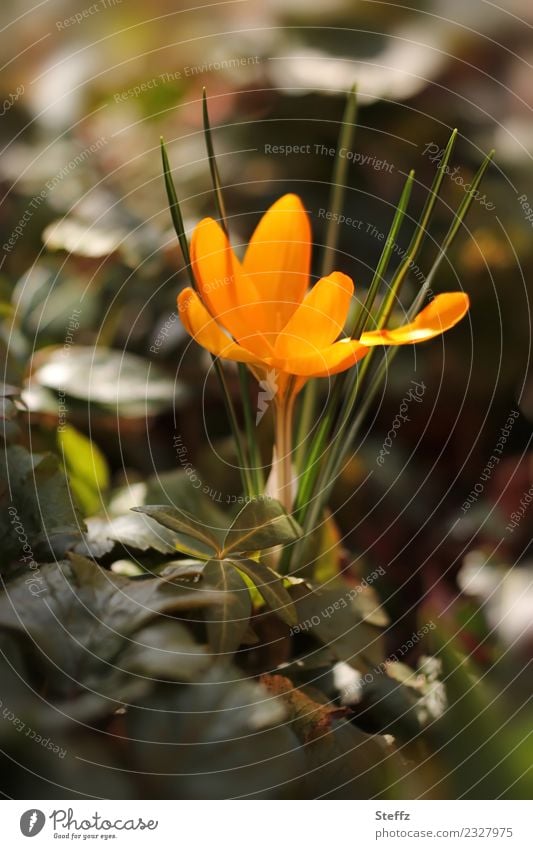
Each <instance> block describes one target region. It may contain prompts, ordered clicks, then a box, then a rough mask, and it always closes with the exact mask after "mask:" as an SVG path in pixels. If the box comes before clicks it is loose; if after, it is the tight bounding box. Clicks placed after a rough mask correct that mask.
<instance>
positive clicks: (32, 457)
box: [0, 445, 83, 564]
mask: <svg viewBox="0 0 533 849" xmlns="http://www.w3.org/2000/svg"><path fill="white" fill-rule="evenodd" d="M0 478H1V479H2V480H3V481H6V482H9V483H8V484H7V483H6V484H4V485H3V486H2V487H0V546H1V550H2V555H3V562H4V563H6V562H9V561H10V560H11V559H13V560H19V559H22V558H25V560H24V562H25V563H26V564H29V562H30V561H31V559H32V558H37V559H39V558H41V559H49V558H50V555H51V553H53V554H54V555H57V556H59V557H62V556H63V555H64V553H65V551H66V550H67V549H68V548H70V547H71V546H72V545H74V544H75V543H76V542H77V541H78V540H79V539H80V537H81V531H82V527H83V522H82V521H81V517H80V516H79V514H78V512H77V511H76V509H75V508H74V507H73V505H72V501H71V498H70V496H69V492H68V485H67V480H66V477H65V473H64V471H63V469H61V468H60V464H59V461H58V459H57V458H56V457H54V456H53V455H51V454H30V453H29V451H27V450H26V448H24V447H23V446H22V445H10V446H8V447H7V448H6V449H5V451H2V452H1V454H0Z"/></svg>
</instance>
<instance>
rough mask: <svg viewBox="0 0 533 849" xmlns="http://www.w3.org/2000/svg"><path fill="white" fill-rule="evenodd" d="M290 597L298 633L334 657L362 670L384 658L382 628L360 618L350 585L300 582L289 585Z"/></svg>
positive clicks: (355, 594)
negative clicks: (295, 613)
mask: <svg viewBox="0 0 533 849" xmlns="http://www.w3.org/2000/svg"><path fill="white" fill-rule="evenodd" d="M291 596H292V598H293V600H294V604H295V606H296V610H297V612H298V621H299V623H300V625H299V627H300V630H301V631H302V633H306V634H310V635H311V636H313V637H314V638H315V639H316V640H317V641H318V642H319V643H322V645H324V646H327V647H328V648H329V649H330V651H331V652H332V653H333V654H334V655H335V657H336V658H337V659H338V660H342V661H345V662H346V663H349V664H350V665H351V666H354V667H355V668H356V669H359V670H363V669H364V670H365V671H366V669H367V668H368V664H375V665H378V664H380V663H382V662H383V661H384V660H385V655H384V653H383V648H384V646H383V637H382V629H381V628H377V627H376V626H374V625H371V624H370V623H369V622H367V621H364V620H363V617H362V616H361V612H360V610H359V608H358V604H357V593H356V592H355V591H354V589H353V588H352V587H349V586H347V585H346V584H341V583H340V582H339V583H338V584H337V585H336V586H331V585H330V586H329V587H328V588H327V589H325V588H323V587H321V588H320V589H315V588H313V587H312V586H310V585H309V584H300V585H297V586H293V587H292V588H291ZM297 627H298V626H297ZM295 630H296V629H295Z"/></svg>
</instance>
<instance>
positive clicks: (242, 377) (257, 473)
mask: <svg viewBox="0 0 533 849" xmlns="http://www.w3.org/2000/svg"><path fill="white" fill-rule="evenodd" d="M239 366H243V367H242V368H239V369H238V373H239V384H240V387H241V395H242V409H243V413H244V429H245V432H246V435H247V440H248V450H249V452H250V458H251V465H250V477H251V480H252V486H253V490H254V495H262V493H263V492H264V489H265V481H264V477H263V471H262V463H261V455H260V453H259V446H258V445H257V441H256V439H255V435H256V433H257V430H256V428H255V424H254V420H253V418H252V406H251V402H250V378H249V372H248V369H247V368H246V366H244V365H243V363H239Z"/></svg>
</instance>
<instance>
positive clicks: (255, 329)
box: [178, 194, 469, 395]
mask: <svg viewBox="0 0 533 849" xmlns="http://www.w3.org/2000/svg"><path fill="white" fill-rule="evenodd" d="M310 262H311V227H310V223H309V218H308V215H307V213H306V211H305V209H304V208H303V206H302V202H301V201H300V199H299V198H298V197H297V196H296V195H293V194H287V195H284V196H283V197H281V198H280V199H279V200H278V201H276V202H275V203H274V204H273V205H272V206H271V207H270V209H269V210H268V211H267V212H266V213H265V214H264V215H263V217H262V218H261V221H260V222H259V224H258V226H257V228H256V230H255V232H254V234H253V236H252V238H251V240H250V243H249V245H248V248H247V250H246V252H245V255H244V259H243V261H242V262H240V261H239V260H238V258H237V257H236V255H235V253H234V252H233V250H232V248H231V246H230V244H229V241H228V238H227V236H226V234H225V232H224V230H223V229H222V227H221V226H220V225H219V224H218V223H217V222H216V221H214V220H213V219H212V218H204V219H203V221H201V222H200V223H199V224H198V225H197V227H196V228H195V230H194V232H193V235H192V240H191V263H192V267H193V272H194V277H195V280H196V282H197V286H198V292H196V291H194V290H193V289H191V288H190V287H188V288H186V289H184V290H183V291H182V292H181V293H180V295H179V297H178V309H179V312H180V315H181V318H182V321H183V324H184V325H185V328H186V329H187V331H188V333H189V334H190V335H191V336H192V337H193V338H194V339H195V340H196V342H198V343H199V344H200V345H202V346H203V347H204V348H207V350H208V351H210V352H211V353H212V354H214V355H215V356H217V357H223V358H225V359H228V360H236V361H237V362H242V363H246V364H247V365H248V366H249V367H250V369H251V370H252V371H253V372H254V374H255V375H256V376H259V377H261V376H264V374H265V373H267V372H271V371H272V370H274V371H275V373H276V379H277V381H278V383H279V385H280V388H284V387H286V386H288V385H290V386H291V393H295V392H297V391H298V390H299V389H300V388H301V387H302V386H303V384H304V383H305V382H306V381H307V380H308V379H309V378H311V377H329V376H330V375H333V374H336V373H337V372H341V371H344V370H345V369H348V368H350V367H351V366H353V365H354V364H355V363H356V362H357V361H358V360H360V359H361V358H362V357H364V356H365V354H366V353H367V352H368V349H369V347H371V346H374V345H405V344H409V343H414V342H421V341H425V340H427V339H432V338H433V337H434V336H438V335H439V334H441V333H443V332H444V331H445V330H448V329H449V328H450V327H453V325H454V324H456V323H457V322H458V321H459V320H460V319H461V318H462V317H463V316H464V315H465V313H466V312H467V310H468V305H469V301H468V296H467V295H466V294H465V293H463V292H450V293H446V294H441V295H437V296H436V297H435V298H434V300H433V301H432V302H431V303H430V304H429V306H427V307H425V309H423V310H422V311H421V312H420V313H419V314H418V315H417V317H416V318H415V320H414V321H413V322H410V323H409V324H405V325H403V326H402V327H398V328H396V329H393V330H380V331H369V332H367V333H363V334H362V336H361V338H360V339H350V338H342V332H343V328H344V325H345V322H346V318H347V315H348V310H349V307H350V301H351V298H352V296H353V291H354V286H353V282H352V281H351V279H350V278H349V277H348V276H347V275H346V274H342V273H341V272H340V271H334V272H333V273H332V274H329V275H328V276H327V277H323V278H321V279H320V280H319V281H318V282H317V283H315V285H314V286H312V287H311V288H310V289H309V282H310ZM340 337H341V338H340ZM291 377H292V378H293V379H292V380H291ZM281 394H282V395H283V392H281Z"/></svg>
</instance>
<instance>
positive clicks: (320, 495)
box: [304, 150, 494, 533]
mask: <svg viewBox="0 0 533 849" xmlns="http://www.w3.org/2000/svg"><path fill="white" fill-rule="evenodd" d="M493 156H494V150H491V151H490V153H489V154H488V155H487V156H486V157H485V159H484V160H483V162H482V164H481V167H480V168H479V169H478V171H477V173H476V175H475V177H474V180H473V181H472V184H471V187H470V189H469V191H468V192H467V194H466V195H465V197H464V198H463V200H462V201H461V204H460V205H459V208H458V210H457V213H456V215H455V216H454V218H453V221H452V223H451V225H450V228H449V229H448V232H447V234H446V236H445V238H444V241H443V243H442V245H441V247H440V248H439V252H438V254H437V257H436V259H435V260H434V262H433V265H432V266H431V269H430V271H429V273H428V276H427V278H426V280H425V282H424V285H423V286H422V289H421V291H420V292H419V294H418V296H417V297H416V298H415V300H414V302H413V304H412V305H411V307H410V309H409V311H408V314H407V320H408V322H409V321H413V319H414V318H415V316H416V314H417V313H418V311H419V309H420V307H421V306H422V302H423V299H424V296H425V294H426V292H427V291H428V289H429V284H430V282H431V281H432V279H433V278H434V277H435V274H436V273H437V270H438V268H439V266H440V264H441V263H442V260H443V259H444V257H445V256H446V254H447V252H448V251H449V249H450V247H451V245H452V244H453V242H454V240H455V237H456V235H457V233H458V232H459V229H460V227H461V225H462V224H463V222H464V220H465V218H466V215H467V213H468V211H469V209H470V206H471V205H472V203H473V201H474V195H475V193H476V191H477V189H478V187H479V185H480V183H481V180H482V179H483V176H484V174H485V172H486V170H487V168H488V166H489V165H490V163H491V161H492V159H493ZM399 350H400V348H399V347H396V348H390V349H388V350H387V351H386V353H385V356H384V359H383V362H382V363H381V365H380V366H379V367H378V370H377V372H376V374H375V375H374V377H373V379H372V383H371V385H370V387H369V389H368V391H367V393H366V394H365V397H364V400H363V403H362V405H361V408H360V409H359V411H358V414H357V416H356V418H355V420H354V421H353V422H352V424H351V426H350V428H349V430H348V432H347V433H345V434H344V435H343V436H342V438H337V437H335V438H334V440H332V446H331V451H330V455H329V457H328V459H327V462H326V464H325V467H324V469H323V474H322V475H321V477H320V481H319V485H318V487H317V488H316V490H315V491H316V493H317V495H316V497H315V499H314V501H313V503H312V505H311V507H310V509H309V515H308V517H307V520H306V522H304V531H305V532H307V533H308V532H309V529H311V528H312V527H314V525H315V524H316V522H317V521H318V517H319V516H320V513H321V511H322V509H323V506H324V505H325V504H326V503H327V500H328V499H329V496H330V494H331V490H332V488H333V485H334V483H335V480H336V478H337V476H338V474H339V471H340V469H341V467H342V463H343V462H344V460H345V458H346V457H347V455H348V453H349V451H350V450H351V446H352V444H353V441H354V439H355V437H356V436H357V433H358V432H359V429H360V427H361V425H362V424H363V422H364V420H365V417H366V415H367V413H368V410H369V408H370V405H371V404H372V402H373V400H374V398H375V396H376V394H377V392H378V390H379V389H380V387H381V386H382V384H383V381H384V379H385V377H386V375H387V372H388V369H389V368H390V365H391V363H392V362H393V360H394V357H395V356H396V355H397V353H398V352H399ZM367 360H368V356H367V357H366V358H365V360H364V361H363V363H364V364H365V365H366V363H367ZM361 377H362V376H360V379H359V385H360V383H361Z"/></svg>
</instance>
